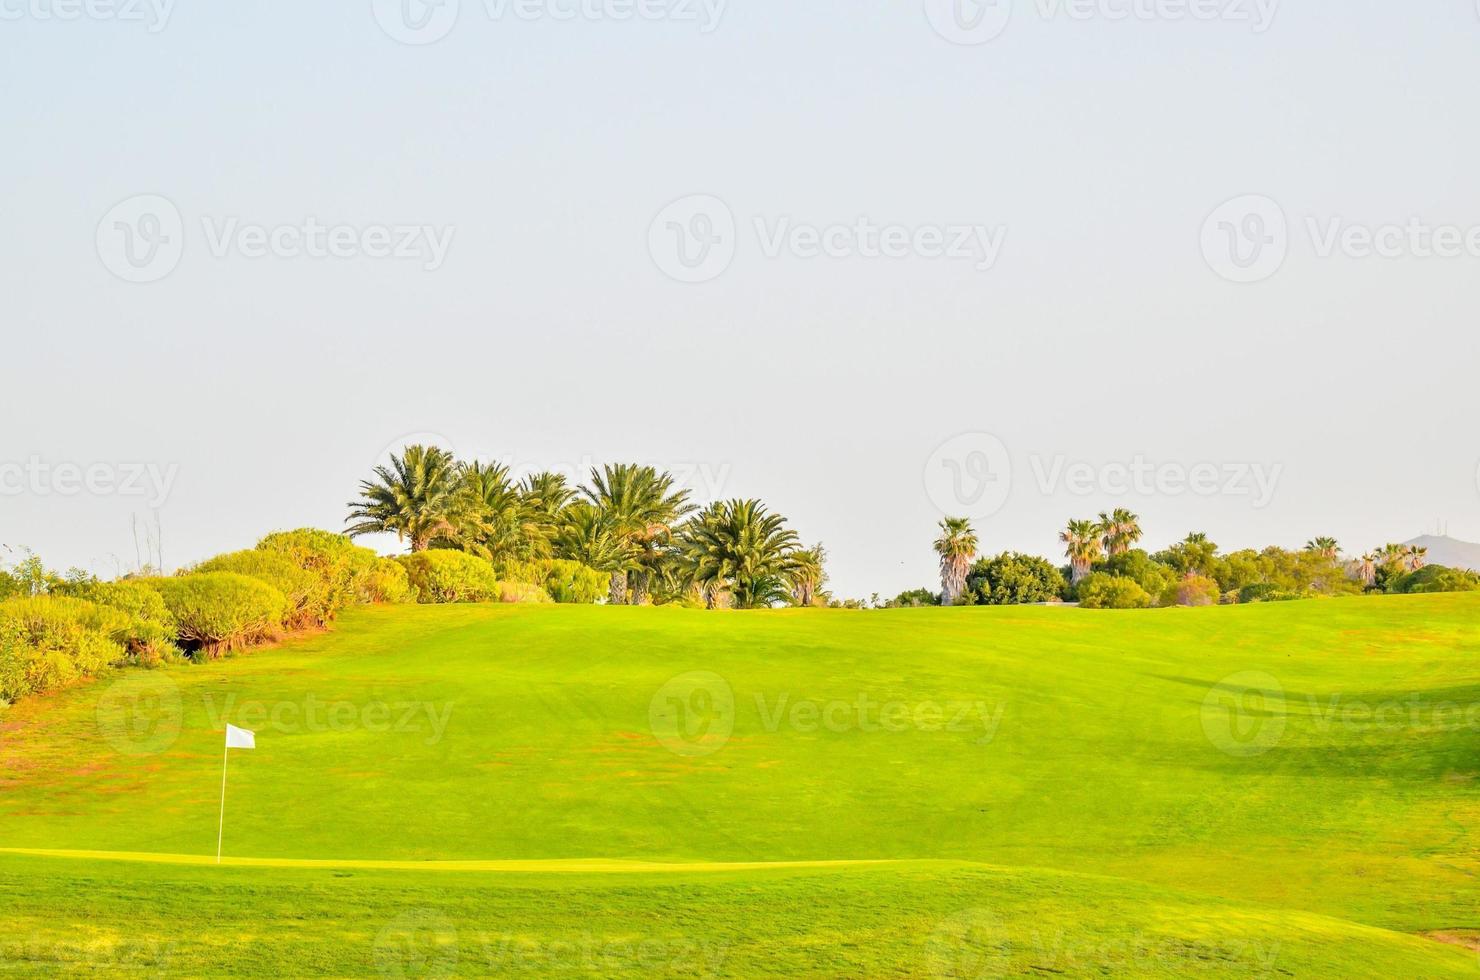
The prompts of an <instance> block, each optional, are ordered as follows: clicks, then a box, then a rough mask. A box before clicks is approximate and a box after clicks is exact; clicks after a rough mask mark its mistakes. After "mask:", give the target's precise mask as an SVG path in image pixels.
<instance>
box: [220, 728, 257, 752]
mask: <svg viewBox="0 0 1480 980" xmlns="http://www.w3.org/2000/svg"><path fill="white" fill-rule="evenodd" d="M226 747H227V748H228V749H255V748H256V747H257V736H256V735H254V734H253V733H251V732H249V731H247V730H246V729H245V728H237V727H236V726H235V725H227V726H226Z"/></svg>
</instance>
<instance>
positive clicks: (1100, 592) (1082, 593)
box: [1078, 572, 1151, 609]
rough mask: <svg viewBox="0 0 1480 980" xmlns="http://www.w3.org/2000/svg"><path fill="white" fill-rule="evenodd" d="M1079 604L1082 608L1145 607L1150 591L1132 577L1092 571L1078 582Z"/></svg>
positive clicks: (1148, 604)
mask: <svg viewBox="0 0 1480 980" xmlns="http://www.w3.org/2000/svg"><path fill="white" fill-rule="evenodd" d="M1078 594H1079V605H1080V606H1081V607H1082V608H1084V609H1145V608H1147V607H1148V606H1150V605H1151V593H1149V592H1147V591H1146V590H1145V589H1143V588H1141V585H1140V583H1139V582H1136V581H1135V580H1134V579H1129V578H1122V577H1121V576H1119V575H1106V574H1105V573H1104V572H1094V573H1093V574H1091V575H1089V576H1088V577H1086V578H1085V579H1084V580H1083V581H1082V582H1080V583H1079V590H1078Z"/></svg>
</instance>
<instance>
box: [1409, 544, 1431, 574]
mask: <svg viewBox="0 0 1480 980" xmlns="http://www.w3.org/2000/svg"><path fill="white" fill-rule="evenodd" d="M1403 559H1404V561H1406V562H1407V564H1408V570H1409V571H1410V572H1416V571H1418V570H1419V569H1420V568H1423V567H1424V566H1425V565H1427V564H1428V563H1429V549H1428V548H1425V547H1422V546H1421V545H1416V544H1414V545H1409V546H1408V550H1407V551H1405V552H1404V553H1403Z"/></svg>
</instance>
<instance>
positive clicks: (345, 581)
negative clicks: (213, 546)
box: [257, 528, 386, 619]
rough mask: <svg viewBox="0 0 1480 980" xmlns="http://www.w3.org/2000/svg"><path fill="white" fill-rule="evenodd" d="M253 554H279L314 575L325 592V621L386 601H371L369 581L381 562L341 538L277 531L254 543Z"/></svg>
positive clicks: (303, 530) (312, 530)
mask: <svg viewBox="0 0 1480 980" xmlns="http://www.w3.org/2000/svg"><path fill="white" fill-rule="evenodd" d="M257 550H259V551H270V552H275V553H277V554H281V555H283V556H285V557H287V558H289V559H290V560H292V561H293V563H294V564H296V565H297V566H298V567H299V568H302V569H303V570H305V571H308V572H312V573H313V574H315V575H317V576H318V577H319V578H320V579H321V580H322V581H323V582H324V583H325V586H326V588H327V590H328V602H327V618H329V619H332V618H333V617H334V616H335V615H336V614H337V613H338V612H339V610H341V609H343V608H344V607H346V606H352V605H356V604H358V603H362V602H377V601H386V600H379V599H375V598H372V597H371V595H370V593H371V591H372V590H373V589H374V588H375V585H374V583H372V582H371V581H370V578H371V576H372V574H373V573H374V571H375V569H376V568H377V567H378V564H377V563H378V562H380V561H381V559H380V558H379V557H378V556H377V555H376V554H375V552H373V551H371V550H370V549H369V548H362V547H360V546H359V545H357V544H355V543H354V542H353V541H351V540H350V539H349V538H347V537H346V536H344V535H343V534H335V533H334V532H332V531H320V530H317V529H315V528H300V529H298V530H296V531H278V532H276V533H274V534H269V535H268V536H267V537H265V538H263V539H262V540H261V541H259V542H258V543H257Z"/></svg>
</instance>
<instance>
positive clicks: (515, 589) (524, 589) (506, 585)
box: [494, 582, 555, 603]
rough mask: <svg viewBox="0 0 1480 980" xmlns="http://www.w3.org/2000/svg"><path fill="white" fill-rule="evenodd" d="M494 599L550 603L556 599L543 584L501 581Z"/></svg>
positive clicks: (498, 600) (497, 600) (499, 600)
mask: <svg viewBox="0 0 1480 980" xmlns="http://www.w3.org/2000/svg"><path fill="white" fill-rule="evenodd" d="M494 601H496V602H526V603H549V602H554V601H555V600H554V599H553V598H551V597H550V593H549V592H547V591H545V587H544V586H543V585H530V584H529V583H528V582H499V583H498V589H497V591H496V592H495V594H494Z"/></svg>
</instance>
